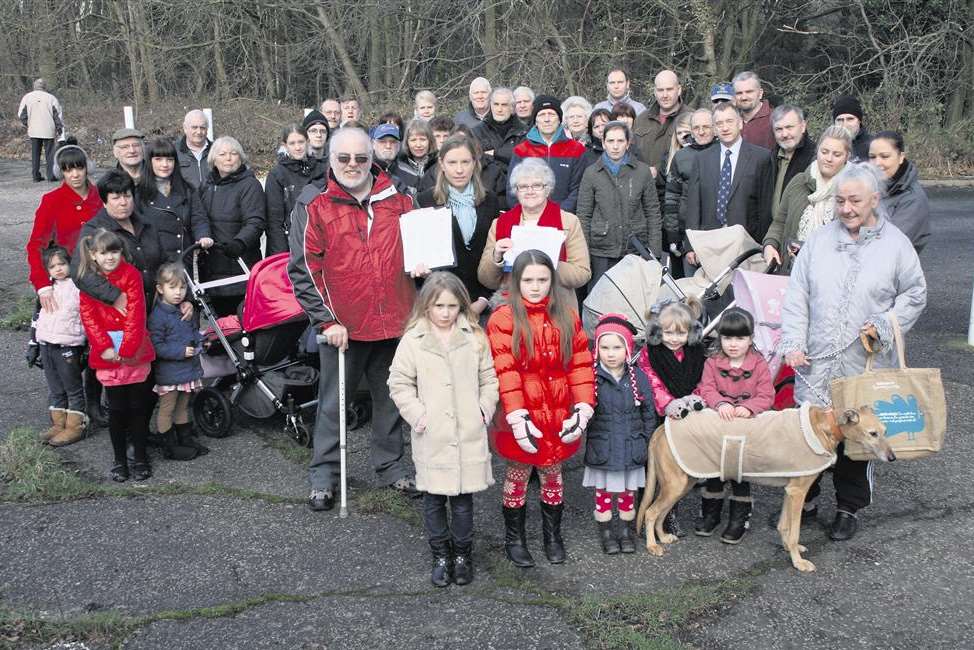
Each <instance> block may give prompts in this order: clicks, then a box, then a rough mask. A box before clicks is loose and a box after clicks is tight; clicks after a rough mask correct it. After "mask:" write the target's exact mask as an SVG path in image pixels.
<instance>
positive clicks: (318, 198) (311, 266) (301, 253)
mask: <svg viewBox="0 0 974 650" xmlns="http://www.w3.org/2000/svg"><path fill="white" fill-rule="evenodd" d="M372 172H373V174H374V175H375V180H374V182H373V185H372V194H371V195H370V196H369V197H368V198H367V199H366V200H365V202H364V203H359V202H358V201H356V200H355V199H354V198H353V197H352V196H351V195H350V194H349V193H348V192H346V191H345V189H344V188H342V186H341V185H339V184H338V182H337V181H336V180H335V178H334V176H332V175H331V174H329V175H328V186H327V187H326V188H325V191H324V192H320V193H318V190H317V189H316V188H315V187H314V186H311V185H309V186H306V187H305V188H304V190H303V191H302V193H301V196H299V197H298V203H297V205H296V206H295V208H294V212H293V213H292V216H291V233H290V235H289V237H290V247H291V258H290V262H289V264H288V275H289V276H290V278H291V284H292V286H293V287H294V296H295V298H297V299H298V302H299V303H301V307H302V308H304V310H305V312H306V313H307V314H308V317H309V318H310V319H311V321H312V322H313V323H314V324H315V325H316V326H321V327H328V326H330V325H332V324H334V323H335V322H338V323H341V324H342V325H344V326H345V329H347V330H348V337H349V339H351V340H353V341H381V340H383V339H394V338H398V337H399V336H401V335H402V331H403V327H404V326H405V324H406V318H407V317H408V316H409V311H410V310H411V309H412V306H413V300H414V299H415V297H416V285H415V284H414V283H413V280H412V279H410V277H409V276H408V275H407V274H406V272H405V269H404V267H403V252H402V239H401V237H400V234H399V217H400V216H401V215H402V214H403V213H404V212H408V211H410V210H412V209H413V202H412V199H410V198H409V197H408V196H406V195H405V194H400V193H398V192H396V188H395V187H393V185H392V182H391V181H390V180H389V177H388V176H387V175H386V174H385V173H384V172H381V171H379V170H378V168H376V167H373V170H372ZM312 194H313V198H309V197H311V195H312ZM369 213H371V214H372V228H371V230H369V227H368V222H369Z"/></svg>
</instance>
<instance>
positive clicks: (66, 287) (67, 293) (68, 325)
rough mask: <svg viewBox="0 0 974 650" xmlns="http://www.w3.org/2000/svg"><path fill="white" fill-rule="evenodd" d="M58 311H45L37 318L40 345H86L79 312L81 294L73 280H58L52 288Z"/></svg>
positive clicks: (37, 333)
mask: <svg viewBox="0 0 974 650" xmlns="http://www.w3.org/2000/svg"><path fill="white" fill-rule="evenodd" d="M52 289H53V291H54V300H55V301H56V302H57V311H54V312H48V311H44V310H43V309H42V310H41V311H40V314H38V316H37V325H36V335H37V341H38V343H57V344H58V345H84V344H85V330H84V327H82V325H81V312H80V311H79V307H78V305H79V302H80V294H79V292H78V287H76V286H75V285H74V282H73V281H72V280H71V278H67V279H65V280H56V281H55V282H54V286H53V287H52Z"/></svg>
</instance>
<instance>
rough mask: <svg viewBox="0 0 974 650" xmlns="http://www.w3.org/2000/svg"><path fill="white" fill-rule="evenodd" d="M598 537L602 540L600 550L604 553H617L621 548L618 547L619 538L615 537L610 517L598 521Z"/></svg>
mask: <svg viewBox="0 0 974 650" xmlns="http://www.w3.org/2000/svg"><path fill="white" fill-rule="evenodd" d="M599 538H601V540H602V552H603V553H605V554H606V555H618V554H619V551H620V550H622V549H620V548H619V540H618V539H617V538H616V532H615V530H613V526H612V520H611V519H610V520H609V521H600V522H599Z"/></svg>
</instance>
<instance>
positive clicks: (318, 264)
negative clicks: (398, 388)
mask: <svg viewBox="0 0 974 650" xmlns="http://www.w3.org/2000/svg"><path fill="white" fill-rule="evenodd" d="M329 164H330V169H331V171H330V172H329V174H328V178H327V181H326V184H325V185H324V187H322V185H320V184H318V185H315V184H312V185H307V186H306V187H305V188H304V190H303V191H302V193H301V195H300V196H299V197H298V200H297V204H296V205H295V208H294V212H293V213H292V216H291V230H290V235H289V238H290V242H289V243H290V248H291V260H290V262H289V264H288V274H289V275H290V277H291V283H292V285H293V286H294V295H295V297H296V298H297V299H298V302H300V303H301V306H302V307H304V310H305V311H306V312H307V314H308V316H309V317H310V318H311V321H312V323H314V325H315V327H316V328H317V329H318V331H320V332H321V334H323V335H324V336H325V337H327V341H328V342H327V343H321V344H320V345H319V346H318V352H319V355H320V358H321V374H320V380H319V384H318V413H317V418H316V420H315V428H314V456H313V457H312V459H311V466H310V471H309V474H310V480H311V496H310V497H309V502H308V505H309V507H310V508H311V509H312V510H330V509H331V508H332V507H334V498H335V496H334V494H335V488H334V486H335V482H336V480H337V478H338V471H339V449H338V416H339V412H338V349H339V348H341V349H344V350H345V379H346V384H345V385H346V386H348V387H350V388H351V389H352V390H354V389H355V387H356V386H358V384H359V381H360V380H361V378H362V376H363V375H365V378H366V381H367V382H368V386H369V392H370V393H371V395H372V453H371V459H372V464H373V466H374V467H375V471H376V473H377V474H378V476H379V481H380V482H381V483H382V484H384V485H388V486H390V487H393V488H396V489H398V490H400V491H402V492H405V493H408V494H410V495H413V494H416V483H415V480H414V479H413V478H412V477H411V476H410V475H409V471H408V467H407V464H406V462H405V461H404V459H403V452H404V446H403V431H402V424H403V420H402V418H401V417H400V416H399V411H398V410H397V409H396V405H395V404H394V403H393V401H392V399H391V398H390V397H389V387H388V386H387V385H386V381H387V380H388V378H389V367H390V366H391V365H392V358H393V356H394V354H395V352H396V346H397V344H398V339H399V336H400V335H401V334H402V331H403V327H404V326H405V324H406V318H407V317H408V315H409V311H410V309H411V308H412V305H413V300H414V299H415V295H416V289H415V285H414V283H413V280H412V279H411V278H410V277H409V276H408V275H407V274H406V273H405V272H404V271H403V249H402V240H401V239H400V235H399V217H400V215H402V214H403V213H404V212H408V211H409V210H411V209H412V208H413V205H412V200H411V199H410V198H409V197H408V196H406V195H404V194H400V193H398V192H396V189H395V187H394V186H393V185H392V181H391V180H390V179H389V177H388V176H387V175H386V174H385V173H384V172H382V171H381V170H380V169H379V168H378V167H377V166H374V165H373V164H372V147H371V142H370V141H369V136H368V134H366V133H365V132H364V131H362V130H361V129H357V128H346V129H340V130H339V131H337V132H336V133H335V134H334V135H333V136H332V139H331V141H330V143H329Z"/></svg>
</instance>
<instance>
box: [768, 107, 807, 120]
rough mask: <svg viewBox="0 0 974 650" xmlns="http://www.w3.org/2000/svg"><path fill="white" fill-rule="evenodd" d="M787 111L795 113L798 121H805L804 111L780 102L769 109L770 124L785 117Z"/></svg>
mask: <svg viewBox="0 0 974 650" xmlns="http://www.w3.org/2000/svg"><path fill="white" fill-rule="evenodd" d="M788 113H794V114H795V115H797V116H798V121H799V122H804V121H805V111H803V110H802V109H800V108H798V107H797V106H793V105H791V104H782V105H781V106H775V109H774V110H773V111H771V124H772V125H774V124H777V123H778V122H780V121H781V120H783V119H785V116H786V115H788Z"/></svg>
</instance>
